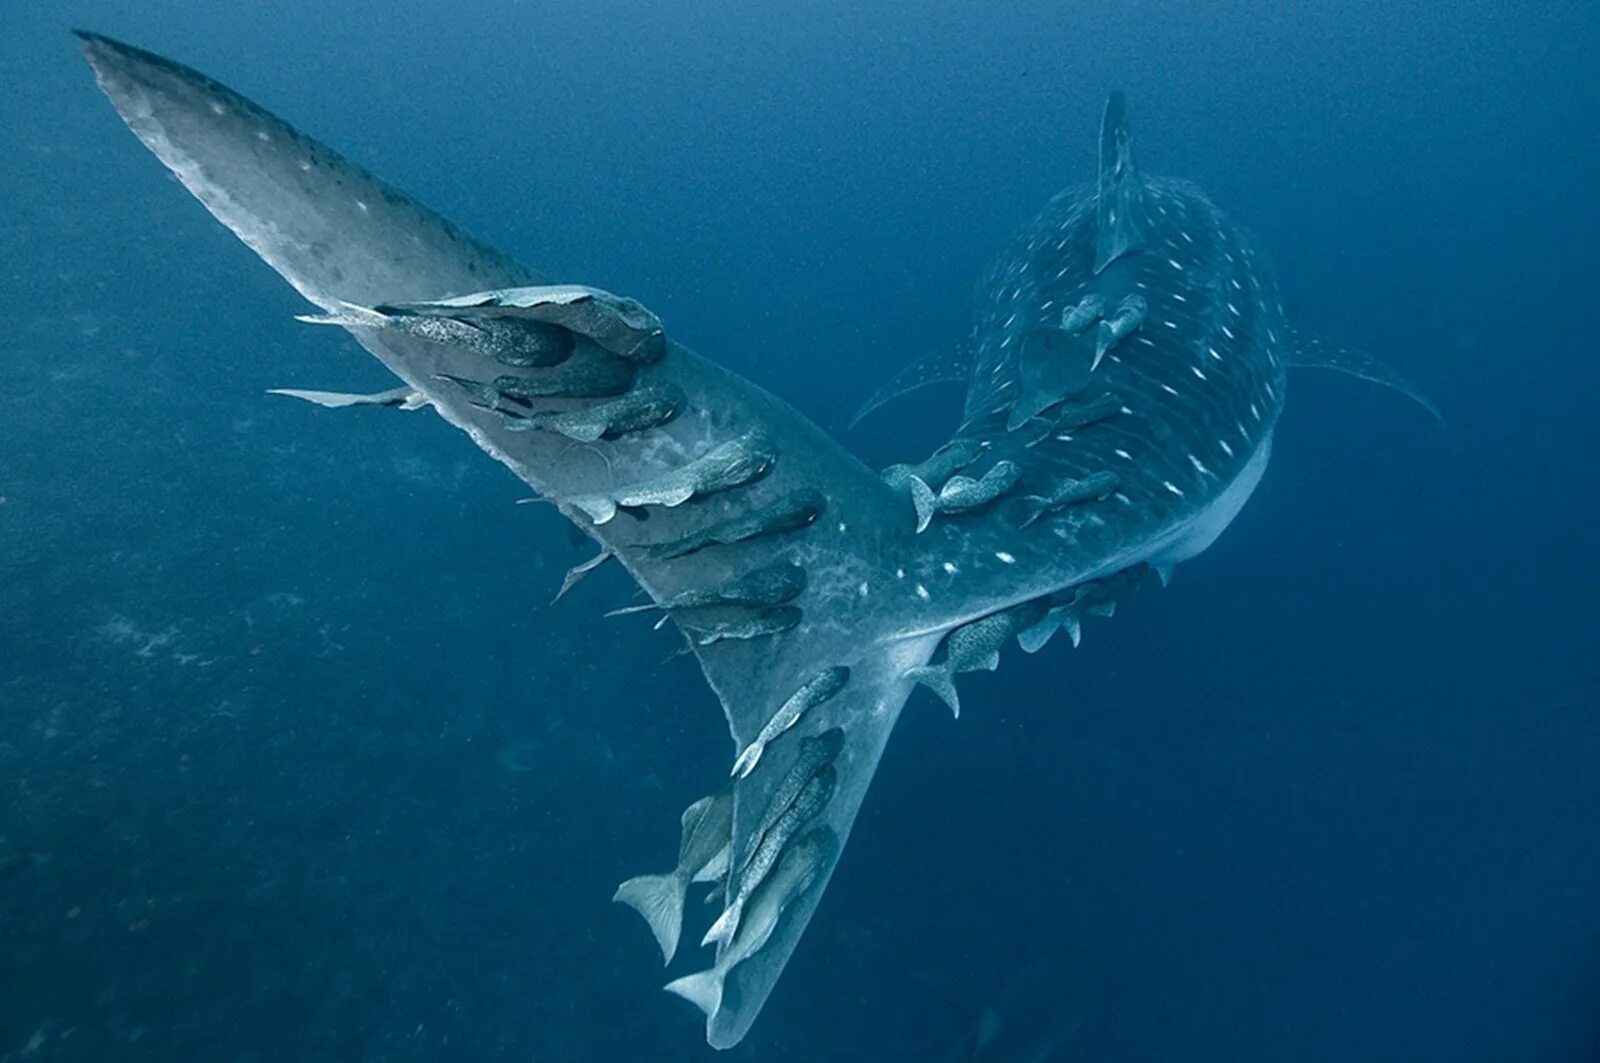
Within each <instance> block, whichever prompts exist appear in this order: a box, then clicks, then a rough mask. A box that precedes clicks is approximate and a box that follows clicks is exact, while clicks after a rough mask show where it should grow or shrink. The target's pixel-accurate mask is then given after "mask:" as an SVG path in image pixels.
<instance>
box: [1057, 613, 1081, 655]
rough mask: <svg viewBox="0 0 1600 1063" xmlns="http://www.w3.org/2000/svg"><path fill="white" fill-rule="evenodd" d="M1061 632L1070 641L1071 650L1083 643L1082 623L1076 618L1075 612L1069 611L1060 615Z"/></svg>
mask: <svg viewBox="0 0 1600 1063" xmlns="http://www.w3.org/2000/svg"><path fill="white" fill-rule="evenodd" d="M1061 630H1062V631H1065V632H1066V633H1067V637H1068V638H1069V639H1071V640H1072V648H1073V649H1077V648H1078V646H1079V644H1080V643H1082V642H1083V621H1082V620H1081V619H1079V618H1078V614H1077V613H1076V612H1073V611H1070V610H1069V611H1067V612H1065V613H1062V614H1061Z"/></svg>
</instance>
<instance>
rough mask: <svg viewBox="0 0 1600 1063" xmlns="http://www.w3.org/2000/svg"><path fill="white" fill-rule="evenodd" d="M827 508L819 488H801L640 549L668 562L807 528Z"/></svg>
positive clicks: (824, 497)
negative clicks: (721, 519) (681, 535)
mask: <svg viewBox="0 0 1600 1063" xmlns="http://www.w3.org/2000/svg"><path fill="white" fill-rule="evenodd" d="M827 508H828V499H827V497H826V496H825V495H824V494H823V493H822V492H821V491H818V490H816V489H815V488H811V487H805V488H801V489H800V490H798V491H791V492H789V493H788V494H785V495H780V496H779V497H777V498H775V499H773V500H772V501H771V502H770V503H768V504H767V505H765V506H761V507H760V508H758V509H755V510H753V511H751V512H749V513H746V514H744V515H742V516H737V517H729V518H728V519H727V520H724V521H720V522H718V523H716V524H713V525H711V526H710V527H709V528H702V529H701V530H700V531H697V532H693V533H691V534H689V535H685V536H683V537H682V538H680V539H674V540H672V541H670V542H664V543H648V544H646V545H645V546H643V547H641V548H640V549H641V550H643V551H644V553H646V554H647V555H649V557H651V558H652V559H654V560H657V561H670V560H672V559H673V558H678V557H686V556H688V555H689V554H693V553H697V552H699V551H701V550H704V549H706V548H707V547H709V546H732V545H733V544H734V543H742V542H746V541H748V540H750V539H759V538H761V537H763V536H766V535H779V534H781V533H783V532H791V531H799V530H800V529H802V528H805V527H809V526H810V525H811V524H812V523H813V522H815V521H816V519H817V518H818V517H820V516H822V513H823V511H824V510H826V509H827Z"/></svg>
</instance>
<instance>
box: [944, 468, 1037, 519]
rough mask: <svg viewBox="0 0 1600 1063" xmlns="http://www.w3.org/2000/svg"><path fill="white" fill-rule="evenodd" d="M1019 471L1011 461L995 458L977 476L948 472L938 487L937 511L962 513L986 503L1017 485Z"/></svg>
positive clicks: (1020, 472) (1019, 475)
mask: <svg viewBox="0 0 1600 1063" xmlns="http://www.w3.org/2000/svg"><path fill="white" fill-rule="evenodd" d="M1021 475H1022V471H1021V470H1020V469H1018V468H1017V463H1016V462H1014V461H1004V460H1002V461H997V462H995V463H994V465H993V466H992V467H990V469H989V471H988V472H986V473H984V474H983V476H982V477H981V478H980V479H977V480H974V479H973V478H972V477H970V476H952V477H950V479H949V480H947V481H945V485H944V486H943V487H941V488H939V500H938V509H939V512H940V513H965V512H967V511H968V510H969V509H977V508H978V507H979V506H986V505H988V504H989V503H990V502H993V501H994V500H995V499H997V498H999V497H1000V496H1001V495H1003V494H1005V493H1006V492H1007V491H1009V490H1011V489H1012V488H1013V487H1015V486H1016V485H1017V480H1018V478H1020V477H1021Z"/></svg>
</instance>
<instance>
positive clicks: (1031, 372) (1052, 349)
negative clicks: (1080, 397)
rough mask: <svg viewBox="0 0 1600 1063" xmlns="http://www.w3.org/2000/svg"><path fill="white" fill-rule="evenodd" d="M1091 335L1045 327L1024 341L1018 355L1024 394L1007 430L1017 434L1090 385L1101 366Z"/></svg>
mask: <svg viewBox="0 0 1600 1063" xmlns="http://www.w3.org/2000/svg"><path fill="white" fill-rule="evenodd" d="M1089 335H1090V334H1089V333H1087V332H1085V333H1079V334H1074V333H1071V332H1068V331H1066V330H1065V329H1059V328H1054V327H1051V326H1042V327H1040V328H1036V329H1034V330H1032V331H1031V332H1029V333H1028V334H1027V335H1026V336H1024V337H1023V338H1022V347H1021V350H1020V351H1019V353H1018V355H1017V359H1018V372H1019V377H1020V380H1021V385H1022V391H1021V394H1020V395H1019V396H1018V397H1017V401H1016V404H1015V405H1014V406H1012V407H1011V412H1010V413H1009V414H1007V415H1006V431H1008V432H1015V431H1016V430H1017V429H1019V428H1021V427H1022V426H1023V425H1025V424H1027V423H1028V422H1029V421H1031V420H1032V419H1033V418H1035V417H1037V416H1039V415H1040V414H1041V413H1043V412H1044V411H1046V410H1048V409H1049V408H1050V407H1052V406H1054V405H1056V404H1057V403H1059V402H1061V401H1063V400H1064V399H1067V398H1069V397H1070V396H1072V395H1076V394H1077V393H1078V392H1080V391H1082V390H1083V389H1084V388H1085V387H1087V386H1088V384H1089V374H1091V373H1093V372H1094V369H1095V366H1097V365H1099V359H1098V358H1096V357H1095V347H1094V344H1093V341H1092V340H1090V339H1089Z"/></svg>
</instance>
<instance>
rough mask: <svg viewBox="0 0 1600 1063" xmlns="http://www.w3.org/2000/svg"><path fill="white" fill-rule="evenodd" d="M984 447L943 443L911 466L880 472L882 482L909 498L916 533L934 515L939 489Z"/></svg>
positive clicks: (962, 442) (966, 441) (974, 443)
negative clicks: (914, 515)
mask: <svg viewBox="0 0 1600 1063" xmlns="http://www.w3.org/2000/svg"><path fill="white" fill-rule="evenodd" d="M987 446H988V445H987V444H986V443H983V442H981V441H979V440H976V439H958V440H955V441H954V442H950V443H946V444H945V445H944V446H942V447H940V448H939V449H938V450H936V451H934V452H933V454H932V455H930V456H929V457H927V458H926V459H924V460H923V461H920V462H918V463H917V464H915V465H891V466H889V467H888V468H887V469H885V470H883V482H884V483H886V484H888V485H889V486H890V487H892V488H894V489H895V490H896V491H901V492H904V493H905V495H906V497H908V498H909V499H911V506H912V508H913V509H914V510H916V514H917V531H919V532H920V531H923V530H925V529H926V528H927V527H928V522H929V521H930V520H932V519H933V515H934V513H935V512H937V510H938V504H939V500H938V496H937V494H936V492H937V491H938V490H939V488H941V487H943V486H944V485H945V483H946V482H948V481H949V479H950V478H951V477H952V476H954V475H955V474H956V473H957V472H959V471H960V470H962V469H964V468H966V467H967V466H968V465H971V464H972V463H973V462H975V461H977V460H978V457H979V455H981V454H982V453H983V452H984V450H985V449H986V448H987Z"/></svg>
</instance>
